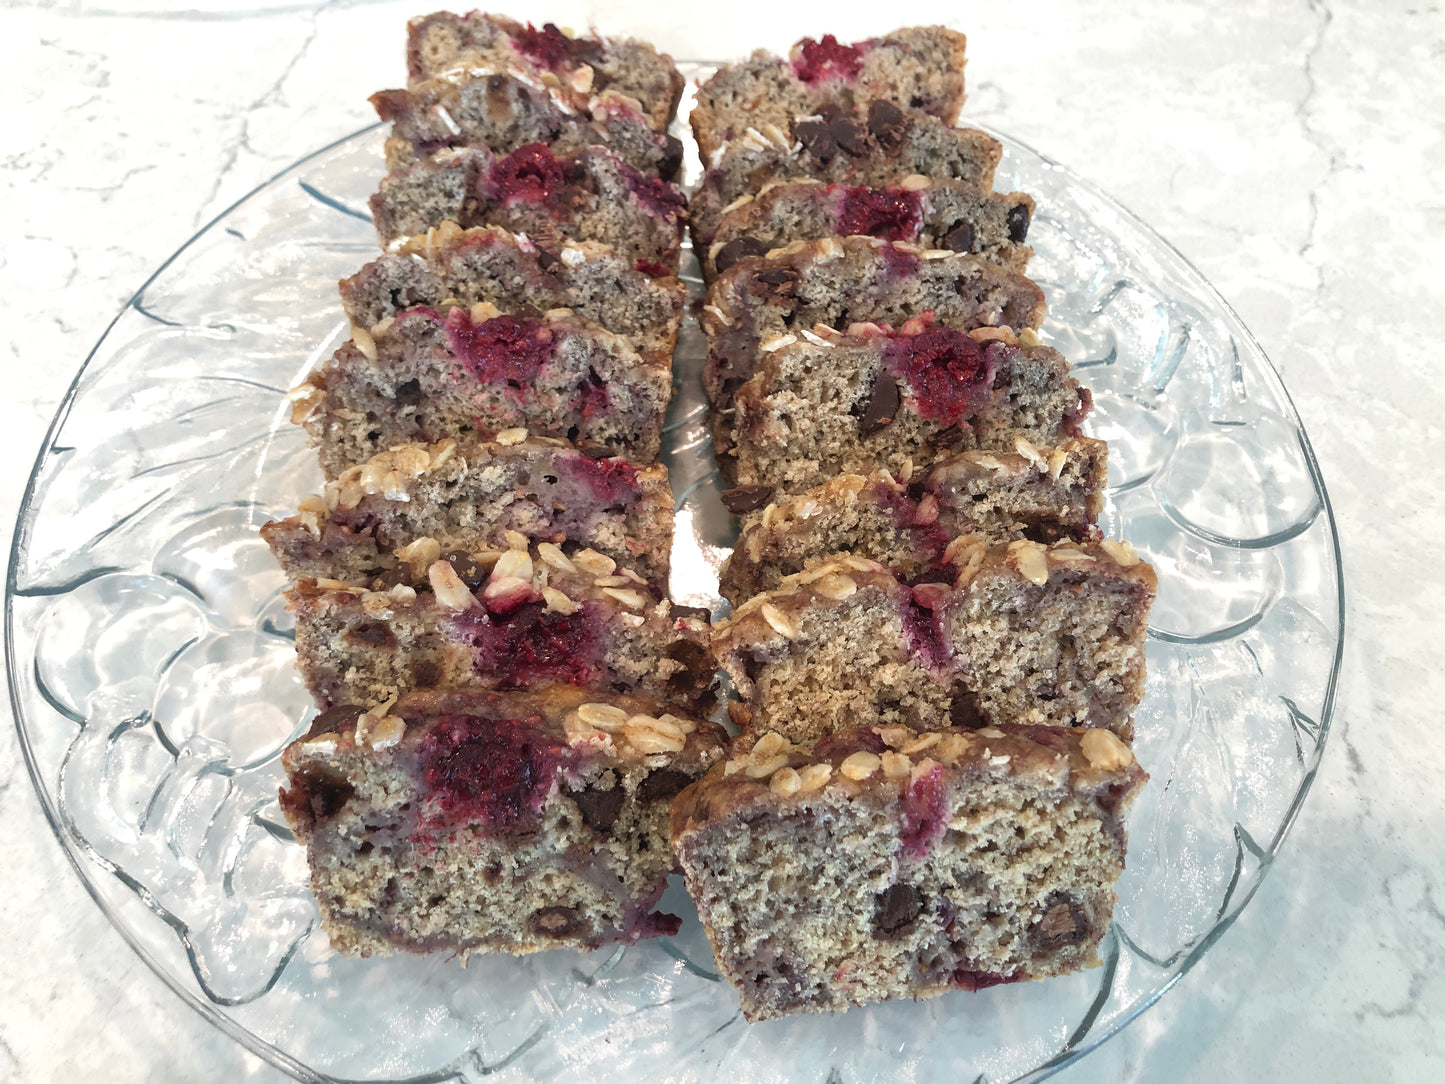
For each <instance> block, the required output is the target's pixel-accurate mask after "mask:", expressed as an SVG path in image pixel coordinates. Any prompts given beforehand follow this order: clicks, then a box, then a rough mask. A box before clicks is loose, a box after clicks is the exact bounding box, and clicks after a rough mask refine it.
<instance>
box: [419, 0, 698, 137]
mask: <svg viewBox="0 0 1445 1084" xmlns="http://www.w3.org/2000/svg"><path fill="white" fill-rule="evenodd" d="M406 62H407V77H408V78H409V79H410V80H411V81H412V82H420V81H423V80H426V79H431V78H434V77H436V76H439V75H443V74H444V73H446V72H449V71H452V70H454V69H457V68H486V69H489V70H491V71H502V72H515V73H517V75H518V78H521V77H522V76H523V75H526V76H530V77H531V78H532V79H535V80H538V81H540V82H542V83H543V84H544V85H546V86H548V87H549V88H557V89H559V90H562V91H566V92H570V93H571V97H570V100H571V101H572V102H573V103H574V104H576V105H578V106H584V105H585V104H586V102H587V99H588V97H589V96H590V95H592V94H596V93H599V92H601V91H604V90H611V91H615V92H616V93H618V94H623V95H626V96H627V97H629V98H635V99H636V100H637V102H638V103H639V104H640V105H641V107H642V112H643V113H644V114H645V115H646V116H647V119H648V122H649V123H650V124H651V125H652V127H653V128H655V129H657V130H658V131H663V130H664V129H666V128H667V126H668V124H669V123H670V122H671V121H672V118H673V116H674V115H675V114H676V113H677V103H678V100H679V99H680V98H681V97H682V91H683V85H684V80H683V78H682V75H681V73H680V72H678V70H677V67H676V66H675V65H674V64H673V63H672V58H671V57H669V56H667V55H666V54H665V53H659V52H658V51H657V50H656V49H654V48H653V47H652V46H650V45H648V44H646V43H645V42H641V41H635V40H633V39H632V38H604V37H602V36H601V35H598V34H586V35H581V36H576V35H573V34H571V33H569V32H568V31H566V30H562V29H559V28H558V27H557V26H556V25H555V24H554V23H544V24H543V25H542V28H541V29H540V30H539V29H537V28H536V27H535V26H533V25H532V24H531V23H526V24H523V23H519V22H517V21H516V20H514V19H508V18H506V17H505V16H502V15H487V14H483V13H482V12H480V11H473V12H470V13H468V14H466V15H454V14H452V13H451V12H448V11H438V12H435V13H434V14H431V15H423V16H419V17H418V18H415V19H412V20H411V21H410V22H409V23H408V24H407V42H406Z"/></svg>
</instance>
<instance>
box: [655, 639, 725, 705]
mask: <svg viewBox="0 0 1445 1084" xmlns="http://www.w3.org/2000/svg"><path fill="white" fill-rule="evenodd" d="M667 657H668V658H669V659H671V660H672V661H673V662H680V663H682V667H683V668H682V669H681V670H679V671H677V672H676V673H674V674H671V675H669V677H668V679H667V694H668V695H669V696H673V697H686V696H689V695H691V694H692V693H694V692H696V691H697V687H698V685H699V684H708V685H711V684H712V673H713V671H714V670H716V666H715V665H714V664H713V661H712V655H711V654H710V653H709V652H708V649H707V648H705V647H703V646H702V644H698V643H694V642H693V641H692V640H678V641H676V642H675V643H673V644H671V645H669V646H668V649H667ZM704 679H705V680H704Z"/></svg>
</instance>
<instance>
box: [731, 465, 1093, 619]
mask: <svg viewBox="0 0 1445 1084" xmlns="http://www.w3.org/2000/svg"><path fill="white" fill-rule="evenodd" d="M1015 444H1016V449H1017V450H1015V451H1013V452H979V451H974V452H962V453H960V454H959V455H956V456H953V457H952V458H949V459H945V460H944V461H943V462H941V463H939V464H938V465H937V466H936V467H934V468H933V469H932V470H930V471H928V473H927V474H925V475H923V476H922V477H917V476H916V475H915V472H914V470H913V467H912V466H911V464H906V463H905V465H904V469H903V470H902V471H901V472H900V474H899V477H897V478H894V477H893V475H891V474H889V473H888V472H887V471H875V472H874V473H872V474H870V475H868V476H866V477H865V476H864V475H861V474H844V475H840V476H839V477H837V478H834V479H832V480H831V481H828V482H824V483H823V484H822V485H820V486H816V487H814V488H813V489H810V490H807V491H806V492H804V493H801V494H799V495H798V496H796V497H791V498H784V499H782V500H780V501H777V502H774V501H773V500H772V497H773V493H774V490H773V487H771V486H749V487H745V488H741V489H733V490H728V491H726V492H724V493H723V495H722V499H723V504H724V505H728V506H730V507H731V508H732V509H734V510H736V511H739V512H741V513H743V528H742V534H741V535H740V537H739V538H738V542H737V545H736V546H735V547H734V548H733V552H732V556H730V557H729V558H728V561H727V564H726V565H724V566H723V570H722V575H721V583H720V585H719V588H718V590H719V592H720V593H721V594H722V596H723V597H724V598H725V599H727V600H728V601H729V602H731V603H732V604H733V605H735V606H736V605H738V604H739V603H741V602H742V601H743V600H745V599H748V598H751V597H752V596H753V595H755V594H757V593H758V592H760V591H771V590H773V589H774V588H776V587H777V586H778V584H779V583H780V582H781V581H782V579H783V577H784V576H790V575H793V574H794V573H797V572H801V571H803V569H804V568H806V567H808V566H809V565H811V564H819V563H821V562H822V561H823V560H824V559H825V558H827V557H829V556H831V555H834V554H841V553H853V554H856V555H857V556H859V557H866V558H868V559H869V560H873V561H878V562H880V563H881V564H884V565H887V566H888V567H889V568H890V569H892V570H893V571H894V572H896V573H898V574H899V575H900V576H902V577H903V578H904V579H906V580H913V579H916V578H918V577H920V576H922V577H926V576H927V574H928V573H929V572H930V571H931V570H933V569H935V568H936V567H937V566H938V565H939V564H940V563H941V562H942V561H943V560H944V556H943V555H944V552H945V551H946V550H947V548H948V545H949V543H950V542H952V541H953V540H954V539H955V538H958V537H959V536H960V535H978V536H979V537H981V538H984V539H987V540H988V541H990V542H1012V541H1013V540H1015V539H1017V538H1029V539H1032V540H1033V541H1036V542H1056V541H1059V540H1061V539H1065V538H1067V539H1073V540H1074V541H1079V542H1092V541H1098V540H1099V529H1098V527H1097V526H1096V525H1095V524H1096V522H1097V520H1098V518H1099V512H1100V511H1101V510H1102V508H1103V504H1104V485H1105V482H1106V480H1107V476H1108V461H1107V457H1108V448H1107V446H1106V445H1105V444H1104V442H1103V441H1099V440H1090V439H1088V438H1086V437H1080V438H1078V439H1077V440H1070V441H1065V442H1064V443H1063V444H1061V445H1059V446H1058V447H1057V448H1049V447H1043V448H1038V447H1035V446H1034V445H1032V444H1029V443H1028V442H1027V441H1025V440H1024V439H1023V438H1019V439H1018V440H1017V441H1016V442H1015ZM749 509H750V510H749Z"/></svg>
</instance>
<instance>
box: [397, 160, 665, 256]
mask: <svg viewBox="0 0 1445 1084" xmlns="http://www.w3.org/2000/svg"><path fill="white" fill-rule="evenodd" d="M685 206H686V198H685V197H684V196H683V194H682V190H681V189H679V188H678V187H677V186H676V185H673V184H669V183H667V182H666V181H661V180H659V179H658V178H656V177H651V176H648V175H647V174H645V173H640V172H638V171H637V170H635V169H633V168H632V167H631V166H629V165H628V164H627V163H626V162H624V161H622V160H621V159H620V158H618V157H617V156H616V155H615V154H613V153H612V152H611V151H609V150H607V149H606V148H605V147H586V148H584V149H582V150H580V151H577V152H576V153H573V154H554V153H553V150H552V148H549V147H547V146H545V145H543V144H541V143H532V144H528V145H526V146H524V147H519V148H518V149H517V150H515V151H513V152H512V153H511V154H509V155H506V156H504V157H501V158H498V157H496V156H495V155H493V154H492V153H491V152H490V151H487V150H485V149H476V148H469V149H465V150H456V151H440V152H438V153H437V154H434V155H432V156H431V157H430V158H427V159H424V160H423V161H421V162H418V163H416V164H415V165H413V166H409V167H407V168H406V169H403V170H399V171H397V172H395V173H391V174H389V175H388V176H387V177H386V178H385V179H384V180H383V181H382V182H381V187H380V188H379V189H378V190H377V191H376V194H375V195H373V196H372V197H371V210H372V215H373V217H374V218H375V220H376V228H377V232H378V233H379V234H380V235H381V239H382V242H383V243H384V244H387V245H391V244H393V243H394V242H396V241H397V240H398V239H399V238H402V237H411V236H414V235H417V234H424V233H426V232H427V231H428V230H431V229H433V228H435V227H439V226H443V225H445V224H446V223H448V222H451V223H454V224H457V225H460V226H462V227H464V228H470V227H474V226H484V225H494V226H499V227H501V228H503V229H505V230H508V231H509V232H511V233H519V234H525V235H526V236H527V239H528V240H529V241H530V242H531V243H532V244H533V245H535V246H537V247H538V248H539V249H541V250H542V251H543V252H545V253H547V254H548V256H556V257H560V256H561V254H562V252H563V251H564V249H565V248H566V246H567V243H568V242H583V241H595V242H597V243H598V244H603V245H606V246H607V247H608V248H610V249H612V251H613V252H615V253H616V254H617V255H618V256H619V257H620V258H621V259H623V260H624V261H626V263H627V264H628V265H629V266H631V267H633V268H635V269H637V270H640V271H642V272H644V273H645V274H648V275H652V276H654V277H660V276H665V275H673V274H676V273H677V261H678V252H679V248H680V246H681V244H682V225H683V217H684V208H685Z"/></svg>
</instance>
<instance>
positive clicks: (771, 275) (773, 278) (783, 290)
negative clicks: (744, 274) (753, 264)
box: [753, 267, 802, 297]
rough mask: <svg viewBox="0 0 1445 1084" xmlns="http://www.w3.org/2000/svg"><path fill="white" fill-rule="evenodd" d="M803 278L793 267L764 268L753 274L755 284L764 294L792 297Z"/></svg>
mask: <svg viewBox="0 0 1445 1084" xmlns="http://www.w3.org/2000/svg"><path fill="white" fill-rule="evenodd" d="M801 278H802V276H801V275H799V274H798V272H797V271H795V270H794V269H793V268H791V267H763V268H759V269H758V270H756V271H754V272H753V283H754V284H755V285H756V286H758V287H759V288H760V291H761V292H762V293H764V294H775V295H777V296H778V297H792V296H793V294H794V293H795V292H796V291H797V288H798V281H799V279H801Z"/></svg>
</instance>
